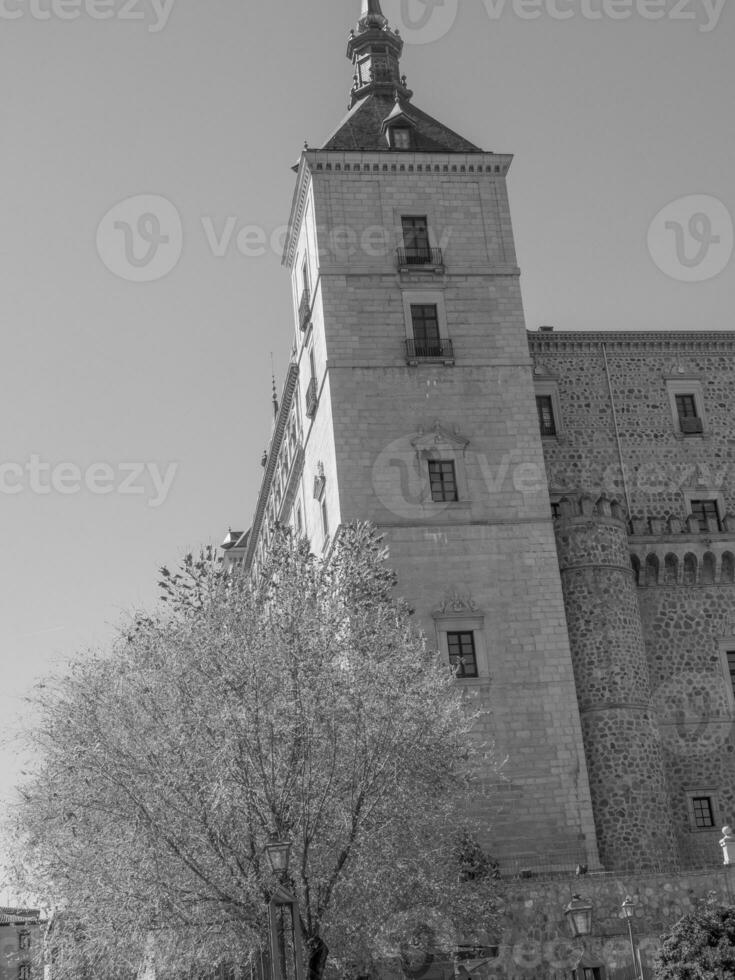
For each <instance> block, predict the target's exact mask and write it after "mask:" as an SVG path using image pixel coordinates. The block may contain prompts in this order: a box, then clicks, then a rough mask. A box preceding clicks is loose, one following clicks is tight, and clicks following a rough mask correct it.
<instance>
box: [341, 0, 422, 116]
mask: <svg viewBox="0 0 735 980" xmlns="http://www.w3.org/2000/svg"><path fill="white" fill-rule="evenodd" d="M402 51H403V39H402V38H401V36H400V34H399V33H398V31H393V30H391V28H390V26H389V24H388V21H387V19H386V18H385V17H384V16H383V11H382V10H381V9H380V0H362V13H361V15H360V19H359V20H358V22H357V25H356V27H355V28H354V30H352V31H350V37H349V41H348V43H347V57H348V58H349V59H350V61H351V62H352V64H353V65H354V68H355V74H354V76H353V86H352V92H351V93H350V108H352V106H353V105H354V104H355V103H356V102H358V101H359V100H360V99H363V98H365V96H367V95H370V94H372V93H379V94H382V95H390V96H393V94H394V93H397V94H398V95H399V96H400V97H401V98H403V99H410V98H411V95H412V94H413V93H412V92H410V91H409V90H408V88H407V87H406V79H405V77H401V71H400V58H401V52H402Z"/></svg>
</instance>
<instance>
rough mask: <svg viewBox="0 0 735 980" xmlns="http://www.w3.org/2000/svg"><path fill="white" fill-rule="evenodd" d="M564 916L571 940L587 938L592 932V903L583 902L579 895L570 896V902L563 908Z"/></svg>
mask: <svg viewBox="0 0 735 980" xmlns="http://www.w3.org/2000/svg"><path fill="white" fill-rule="evenodd" d="M564 916H565V918H566V920H567V922H568V923H569V929H570V932H571V933H572V938H573V939H578V938H579V937H580V936H589V934H590V933H591V932H592V902H588V901H585V900H584V899H583V898H580V896H579V895H572V900H571V902H570V903H569V905H567V906H566V907H565V908H564Z"/></svg>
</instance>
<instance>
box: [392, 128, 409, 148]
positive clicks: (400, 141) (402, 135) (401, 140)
mask: <svg viewBox="0 0 735 980" xmlns="http://www.w3.org/2000/svg"><path fill="white" fill-rule="evenodd" d="M390 142H391V146H392V147H393V149H394V150H410V149H411V130H410V129H409V128H408V126H394V127H393V129H391V131H390Z"/></svg>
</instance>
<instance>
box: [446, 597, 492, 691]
mask: <svg viewBox="0 0 735 980" xmlns="http://www.w3.org/2000/svg"><path fill="white" fill-rule="evenodd" d="M432 618H433V620H434V629H435V632H436V645H437V648H438V650H439V652H440V653H441V655H442V656H443V657H444V660H445V662H446V664H447V666H449V643H448V640H447V634H448V633H472V634H473V635H474V642H475V666H476V669H477V676H476V677H455V683H457V684H462V686H463V687H476V686H482V685H486V684H487V683H488V681H489V680H490V664H489V656H488V651H487V638H486V636H485V615H484V613H483V612H482V611H481V610H477V609H474V610H470V609H463V610H460V611H459V612H451V611H448V612H440V611H438V610H437V611H434V613H433V614H432Z"/></svg>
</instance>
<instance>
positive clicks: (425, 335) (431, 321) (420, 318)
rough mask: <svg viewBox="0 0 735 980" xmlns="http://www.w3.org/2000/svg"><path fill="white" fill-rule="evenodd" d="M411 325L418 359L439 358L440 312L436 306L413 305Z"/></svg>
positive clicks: (425, 304)
mask: <svg viewBox="0 0 735 980" xmlns="http://www.w3.org/2000/svg"><path fill="white" fill-rule="evenodd" d="M411 323H412V325H413V339H414V343H415V345H416V356H417V357H439V356H440V355H441V338H440V336H439V311H438V308H437V306H436V305H435V304H427V303H412V304H411Z"/></svg>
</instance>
